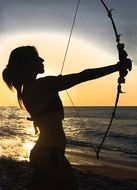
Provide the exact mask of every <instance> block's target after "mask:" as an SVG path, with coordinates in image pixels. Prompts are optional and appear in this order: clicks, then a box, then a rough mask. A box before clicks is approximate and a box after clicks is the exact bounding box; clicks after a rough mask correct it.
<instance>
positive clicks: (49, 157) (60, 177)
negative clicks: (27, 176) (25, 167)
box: [27, 149, 77, 190]
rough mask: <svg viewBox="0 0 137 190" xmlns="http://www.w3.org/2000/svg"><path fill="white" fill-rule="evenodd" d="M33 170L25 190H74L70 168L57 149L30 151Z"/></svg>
mask: <svg viewBox="0 0 137 190" xmlns="http://www.w3.org/2000/svg"><path fill="white" fill-rule="evenodd" d="M30 161H31V163H32V166H33V168H34V170H33V173H32V177H31V180H30V183H29V185H28V189H27V190H36V189H37V190H76V189H77V188H76V182H75V177H74V173H73V170H72V167H71V165H70V163H69V162H68V160H67V159H66V157H65V156H64V154H63V152H62V151H60V150H58V149H42V150H38V151H32V152H31V156H30Z"/></svg>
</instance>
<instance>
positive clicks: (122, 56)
mask: <svg viewBox="0 0 137 190" xmlns="http://www.w3.org/2000/svg"><path fill="white" fill-rule="evenodd" d="M100 1H101V3H102V4H103V6H104V8H105V9H106V11H107V13H108V17H109V18H110V20H111V23H112V27H113V30H114V33H115V37H116V43H117V50H118V57H119V63H118V64H119V65H120V66H122V65H123V64H127V65H128V70H129V71H131V69H132V68H131V60H130V59H128V58H127V56H128V54H127V52H126V51H125V50H124V48H125V45H124V44H123V43H120V36H121V34H118V32H117V28H116V25H115V22H114V19H113V17H112V11H113V9H110V10H109V9H108V7H107V5H106V4H105V2H104V1H103V0H100ZM126 74H127V73H125V74H124V73H123V72H122V71H121V72H119V78H118V86H117V96H116V101H115V106H114V110H113V112H112V116H111V119H110V123H109V125H108V128H107V130H106V133H105V135H104V137H103V139H102V141H101V143H100V145H99V147H98V150H97V151H96V154H97V158H98V159H99V153H100V151H101V148H102V146H103V143H104V141H105V139H106V137H107V134H108V132H109V129H110V127H111V125H112V122H113V119H114V118H115V115H116V109H117V105H118V101H119V96H120V94H121V93H123V92H122V90H121V84H122V83H125V76H126Z"/></svg>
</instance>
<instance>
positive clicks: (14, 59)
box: [3, 46, 131, 190]
mask: <svg viewBox="0 0 137 190" xmlns="http://www.w3.org/2000/svg"><path fill="white" fill-rule="evenodd" d="M43 62H44V60H43V59H42V58H41V57H39V55H38V52H37V50H36V48H35V47H33V46H23V47H18V48H16V49H14V50H13V51H12V52H11V55H10V58H9V63H8V65H7V67H6V68H5V69H4V71H3V79H4V81H5V82H6V84H7V85H8V87H9V88H10V89H12V88H15V89H16V90H17V98H18V101H19V104H20V106H21V107H23V106H24V107H25V108H26V110H27V111H28V112H29V114H30V115H31V118H32V120H33V121H34V124H35V126H36V127H38V129H39V131H40V133H39V138H38V140H37V142H36V144H35V146H34V148H33V149H32V151H31V154H30V163H31V166H32V167H33V174H32V177H31V180H30V183H29V186H28V190H36V189H37V190H41V189H42V190H43V189H44V190H75V189H77V188H76V183H75V178H74V174H73V171H72V168H71V166H70V164H69V162H68V160H67V159H66V157H65V155H64V153H65V148H66V137H65V134H64V131H63V127H62V120H63V119H64V111H63V106H62V102H61V100H60V98H59V95H58V92H59V91H62V90H65V89H68V88H70V87H73V86H75V85H77V84H80V83H81V82H85V81H88V80H92V79H96V78H99V77H103V76H105V75H108V74H111V73H114V72H117V71H120V73H121V74H122V75H123V76H126V74H127V69H130V67H131V61H130V60H129V59H128V61H126V63H124V64H121V63H118V64H115V65H111V66H107V67H103V68H97V69H86V70H84V71H82V72H80V73H75V74H68V75H64V76H61V75H60V76H47V77H43V78H39V79H36V77H37V75H38V74H41V73H44V65H43Z"/></svg>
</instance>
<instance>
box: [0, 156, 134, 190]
mask: <svg viewBox="0 0 137 190" xmlns="http://www.w3.org/2000/svg"><path fill="white" fill-rule="evenodd" d="M67 157H68V159H69V160H70V162H71V163H72V166H73V169H74V173H75V176H76V180H77V184H78V187H79V190H137V169H136V167H135V166H133V167H132V163H131V166H126V165H122V164H121V163H109V162H105V161H102V160H96V159H95V158H87V157H84V156H81V155H79V154H71V153H67ZM83 161H84V162H83ZM31 172H32V169H31V168H30V166H29V163H28V162H27V161H15V160H13V159H10V158H0V189H2V190H25V189H26V186H27V183H28V181H29V178H30V176H31Z"/></svg>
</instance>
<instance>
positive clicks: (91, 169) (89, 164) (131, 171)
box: [66, 152, 137, 180]
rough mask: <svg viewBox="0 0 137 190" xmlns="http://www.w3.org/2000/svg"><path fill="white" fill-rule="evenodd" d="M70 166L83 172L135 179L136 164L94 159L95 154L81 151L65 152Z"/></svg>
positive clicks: (136, 173)
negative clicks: (85, 153) (84, 153)
mask: <svg viewBox="0 0 137 190" xmlns="http://www.w3.org/2000/svg"><path fill="white" fill-rule="evenodd" d="M66 157H67V158H68V159H69V161H70V162H71V164H72V166H73V167H74V168H76V169H78V170H80V171H83V172H85V173H91V174H93V175H103V176H109V177H111V178H114V179H119V180H124V179H134V180H137V165H136V164H134V165H132V163H129V162H124V161H116V160H109V159H105V160H103V159H99V160H98V159H96V158H95V156H92V155H91V156H90V155H86V156H85V155H83V154H82V153H74V152H66Z"/></svg>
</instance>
